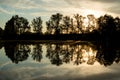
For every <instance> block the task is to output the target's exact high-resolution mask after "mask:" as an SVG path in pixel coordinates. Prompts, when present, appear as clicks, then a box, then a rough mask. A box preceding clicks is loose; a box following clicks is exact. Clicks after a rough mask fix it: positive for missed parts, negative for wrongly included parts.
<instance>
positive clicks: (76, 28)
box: [0, 13, 120, 39]
mask: <svg viewBox="0 0 120 80" xmlns="http://www.w3.org/2000/svg"><path fill="white" fill-rule="evenodd" d="M43 27H44V26H43V20H42V19H41V17H36V18H34V19H33V20H32V21H31V24H30V23H29V22H28V20H27V19H26V18H24V17H20V16H18V15H14V16H12V18H11V19H10V20H8V21H7V22H6V25H5V28H4V30H3V29H2V28H0V37H1V38H2V39H20V38H21V39H22V38H23V37H28V38H30V37H31V36H35V37H45V36H46V35H47V36H51V37H54V35H55V36H56V35H57V36H58V35H62V36H63V35H78V34H79V35H86V34H91V33H93V34H94V35H96V34H98V35H100V36H102V37H109V36H112V35H113V34H115V35H116V34H119V33H120V18H119V17H115V18H114V17H113V16H111V15H108V14H105V15H103V16H100V17H99V18H95V16H94V15H93V14H89V15H87V17H84V16H82V15H80V14H74V15H73V17H70V16H63V14H61V13H56V14H53V15H51V17H50V19H49V20H48V21H46V29H47V30H46V32H45V33H43V31H42V29H43ZM93 34H92V35H93ZM31 38H33V37H31ZM58 38H59V37H58Z"/></svg>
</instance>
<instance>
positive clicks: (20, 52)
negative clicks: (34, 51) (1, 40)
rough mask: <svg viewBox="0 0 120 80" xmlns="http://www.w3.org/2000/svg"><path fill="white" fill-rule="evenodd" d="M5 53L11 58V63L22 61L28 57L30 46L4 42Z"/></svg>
mask: <svg viewBox="0 0 120 80" xmlns="http://www.w3.org/2000/svg"><path fill="white" fill-rule="evenodd" d="M4 47H5V52H6V55H7V56H8V57H9V58H10V59H11V60H12V62H13V63H18V62H19V61H24V60H26V59H27V58H28V54H29V53H30V47H29V46H28V45H24V44H23V45H20V44H13V43H12V44H9V45H8V44H5V46H4Z"/></svg>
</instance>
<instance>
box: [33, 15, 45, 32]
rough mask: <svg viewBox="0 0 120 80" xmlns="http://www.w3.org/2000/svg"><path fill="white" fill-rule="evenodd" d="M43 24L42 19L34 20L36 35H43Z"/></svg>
mask: <svg viewBox="0 0 120 80" xmlns="http://www.w3.org/2000/svg"><path fill="white" fill-rule="evenodd" d="M42 22H43V21H42V19H41V17H37V18H35V19H33V20H32V26H33V31H34V32H35V33H42Z"/></svg>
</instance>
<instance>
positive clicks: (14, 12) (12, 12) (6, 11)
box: [0, 7, 24, 15]
mask: <svg viewBox="0 0 120 80" xmlns="http://www.w3.org/2000/svg"><path fill="white" fill-rule="evenodd" d="M0 12H2V13H6V14H11V15H15V14H24V13H22V12H16V11H15V10H13V11H9V10H6V9H4V8H2V7H0Z"/></svg>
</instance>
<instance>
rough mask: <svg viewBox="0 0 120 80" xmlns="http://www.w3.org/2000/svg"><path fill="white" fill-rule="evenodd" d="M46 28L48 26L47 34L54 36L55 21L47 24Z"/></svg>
mask: <svg viewBox="0 0 120 80" xmlns="http://www.w3.org/2000/svg"><path fill="white" fill-rule="evenodd" d="M46 26H47V31H46V33H47V34H53V33H54V24H53V21H51V20H49V21H47V22H46Z"/></svg>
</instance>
